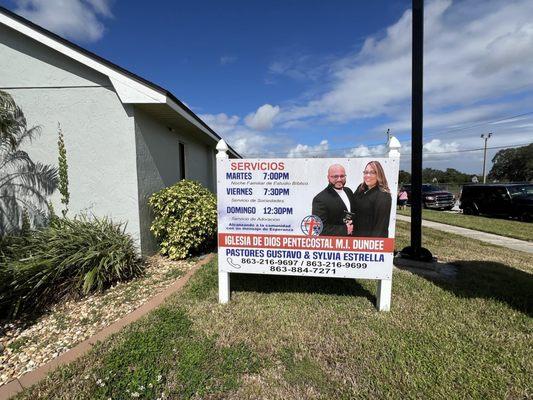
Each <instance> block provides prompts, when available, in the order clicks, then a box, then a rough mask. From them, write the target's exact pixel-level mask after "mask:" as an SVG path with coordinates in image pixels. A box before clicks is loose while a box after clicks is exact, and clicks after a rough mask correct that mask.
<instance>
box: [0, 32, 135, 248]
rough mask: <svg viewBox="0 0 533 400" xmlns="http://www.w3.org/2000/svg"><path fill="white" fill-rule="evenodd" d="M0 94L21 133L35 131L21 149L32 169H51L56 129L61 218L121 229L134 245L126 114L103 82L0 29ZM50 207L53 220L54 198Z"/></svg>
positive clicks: (131, 140) (130, 123) (131, 137)
mask: <svg viewBox="0 0 533 400" xmlns="http://www.w3.org/2000/svg"><path fill="white" fill-rule="evenodd" d="M0 88H3V90H6V91H7V92H9V93H10V94H11V95H12V96H13V98H14V99H15V101H16V102H17V104H18V105H19V106H20V107H21V108H22V110H23V111H24V113H25V115H26V119H27V121H28V125H29V126H34V125H39V126H41V128H42V134H41V136H40V137H39V138H38V139H37V140H36V141H35V142H34V143H33V144H32V145H31V146H29V147H28V148H27V151H28V152H29V154H30V155H31V157H32V159H33V160H34V161H40V162H43V163H47V164H53V165H57V124H58V122H60V123H61V126H62V129H63V133H64V135H65V145H66V149H67V157H68V166H69V189H70V195H71V197H70V212H69V215H70V216H74V215H76V214H78V213H89V214H94V215H97V216H109V217H111V218H112V219H113V220H115V221H122V222H127V231H128V232H129V233H130V234H131V235H132V236H133V237H134V239H135V240H136V242H137V244H138V245H140V223H139V213H138V209H139V206H138V191H137V174H136V156H135V151H136V148H135V129H134V116H133V107H132V106H128V105H126V106H125V105H123V104H122V103H121V102H120V100H119V98H118V97H117V94H116V93H115V91H114V90H113V88H112V86H111V83H110V81H109V79H108V78H107V77H106V76H104V75H101V74H99V73H97V72H95V71H94V70H91V69H89V68H87V67H85V66H83V65H82V64H80V63H78V62H75V61H73V60H71V59H69V58H67V57H65V56H63V55H62V54H60V53H58V52H56V51H54V50H51V49H49V48H47V47H45V46H44V45H42V44H39V43H37V42H35V41H33V40H32V39H29V38H27V37H25V36H23V35H21V34H19V33H17V32H15V31H13V30H11V29H9V28H7V27H5V26H3V25H0ZM6 88H7V89H6ZM51 200H52V203H53V205H54V207H55V209H56V211H57V212H59V210H61V204H60V195H59V193H58V192H57V191H56V193H55V194H54V195H53V196H52V199H51Z"/></svg>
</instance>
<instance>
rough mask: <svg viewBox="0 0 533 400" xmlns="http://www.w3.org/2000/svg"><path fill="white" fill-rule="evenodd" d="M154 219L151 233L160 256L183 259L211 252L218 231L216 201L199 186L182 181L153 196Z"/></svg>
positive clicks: (150, 201) (207, 191) (151, 198)
mask: <svg viewBox="0 0 533 400" xmlns="http://www.w3.org/2000/svg"><path fill="white" fill-rule="evenodd" d="M149 204H150V206H151V207H152V209H153V211H154V213H155V218H154V222H153V224H152V227H151V228H150V230H151V231H152V232H153V233H154V235H155V236H156V238H157V239H158V240H159V244H160V246H161V253H162V254H164V255H167V256H168V257H169V258H170V259H171V260H181V259H183V258H186V257H188V256H191V255H193V254H195V253H198V252H202V251H205V250H207V249H209V248H210V247H211V246H213V244H214V243H215V239H216V232H217V201H216V197H215V195H214V194H213V193H211V192H210V191H209V190H207V189H206V188H205V187H203V186H202V185H201V184H200V183H198V182H195V181H191V180H186V179H185V180H182V181H179V182H178V183H176V184H175V185H173V186H170V187H168V188H166V189H163V190H160V191H159V192H157V193H154V194H153V195H152V197H150V200H149Z"/></svg>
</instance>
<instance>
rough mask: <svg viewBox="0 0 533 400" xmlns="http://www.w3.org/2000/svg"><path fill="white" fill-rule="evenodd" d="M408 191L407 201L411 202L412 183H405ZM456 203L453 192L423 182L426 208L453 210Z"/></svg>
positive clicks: (423, 202)
mask: <svg viewBox="0 0 533 400" xmlns="http://www.w3.org/2000/svg"><path fill="white" fill-rule="evenodd" d="M403 188H404V189H405V191H406V192H407V203H408V204H411V185H403ZM454 204H455V199H454V197H453V194H451V193H450V192H447V191H445V190H442V189H441V188H439V187H437V186H434V185H429V184H426V183H424V184H422V205H423V206H424V208H436V209H439V210H451V209H452V208H453V206H454Z"/></svg>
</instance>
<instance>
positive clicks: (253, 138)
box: [199, 113, 279, 157]
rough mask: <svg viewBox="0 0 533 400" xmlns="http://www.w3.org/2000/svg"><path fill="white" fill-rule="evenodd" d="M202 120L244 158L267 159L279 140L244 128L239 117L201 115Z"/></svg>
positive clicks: (222, 114)
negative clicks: (259, 157)
mask: <svg viewBox="0 0 533 400" xmlns="http://www.w3.org/2000/svg"><path fill="white" fill-rule="evenodd" d="M199 116H200V118H201V119H202V120H203V121H204V122H205V123H206V124H207V125H209V126H210V127H211V128H212V129H213V130H214V131H215V132H217V133H218V134H220V135H221V136H222V137H223V138H224V140H225V141H226V142H227V143H228V144H229V145H230V146H231V147H233V148H234V149H235V150H236V151H237V152H238V153H239V154H241V155H242V156H253V157H258V156H261V157H266V156H268V155H269V154H271V153H272V152H271V151H269V149H270V148H272V147H275V145H276V144H277V143H279V142H278V140H277V139H276V138H275V137H273V136H272V135H266V134H262V133H260V132H257V131H254V130H253V129H250V128H248V127H247V126H244V125H243V124H241V123H240V122H241V121H240V118H239V117H238V116H237V115H232V116H229V115H227V114H224V113H220V114H200V115H199Z"/></svg>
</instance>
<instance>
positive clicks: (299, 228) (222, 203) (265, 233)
mask: <svg viewBox="0 0 533 400" xmlns="http://www.w3.org/2000/svg"><path fill="white" fill-rule="evenodd" d="M392 140H393V141H394V142H391V143H393V144H397V146H396V147H394V148H393V146H390V145H389V147H390V148H391V151H390V152H389V157H382V158H379V157H371V158H308V159H294V158H293V159H228V158H227V156H226V153H225V151H224V147H225V143H223V142H221V143H219V146H217V149H218V150H219V154H217V198H218V269H219V300H220V301H221V302H227V301H229V287H230V276H231V274H233V273H249V274H275V275H300V276H319V277H331V278H353V279H377V280H379V282H380V284H379V290H378V308H380V309H382V310H388V309H389V307H390V286H391V283H392V261H393V257H394V254H393V252H394V233H395V219H396V197H397V196H396V194H397V191H398V170H399V152H398V151H397V149H398V148H399V143H398V141H397V140H396V139H394V138H393V139H392Z"/></svg>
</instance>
